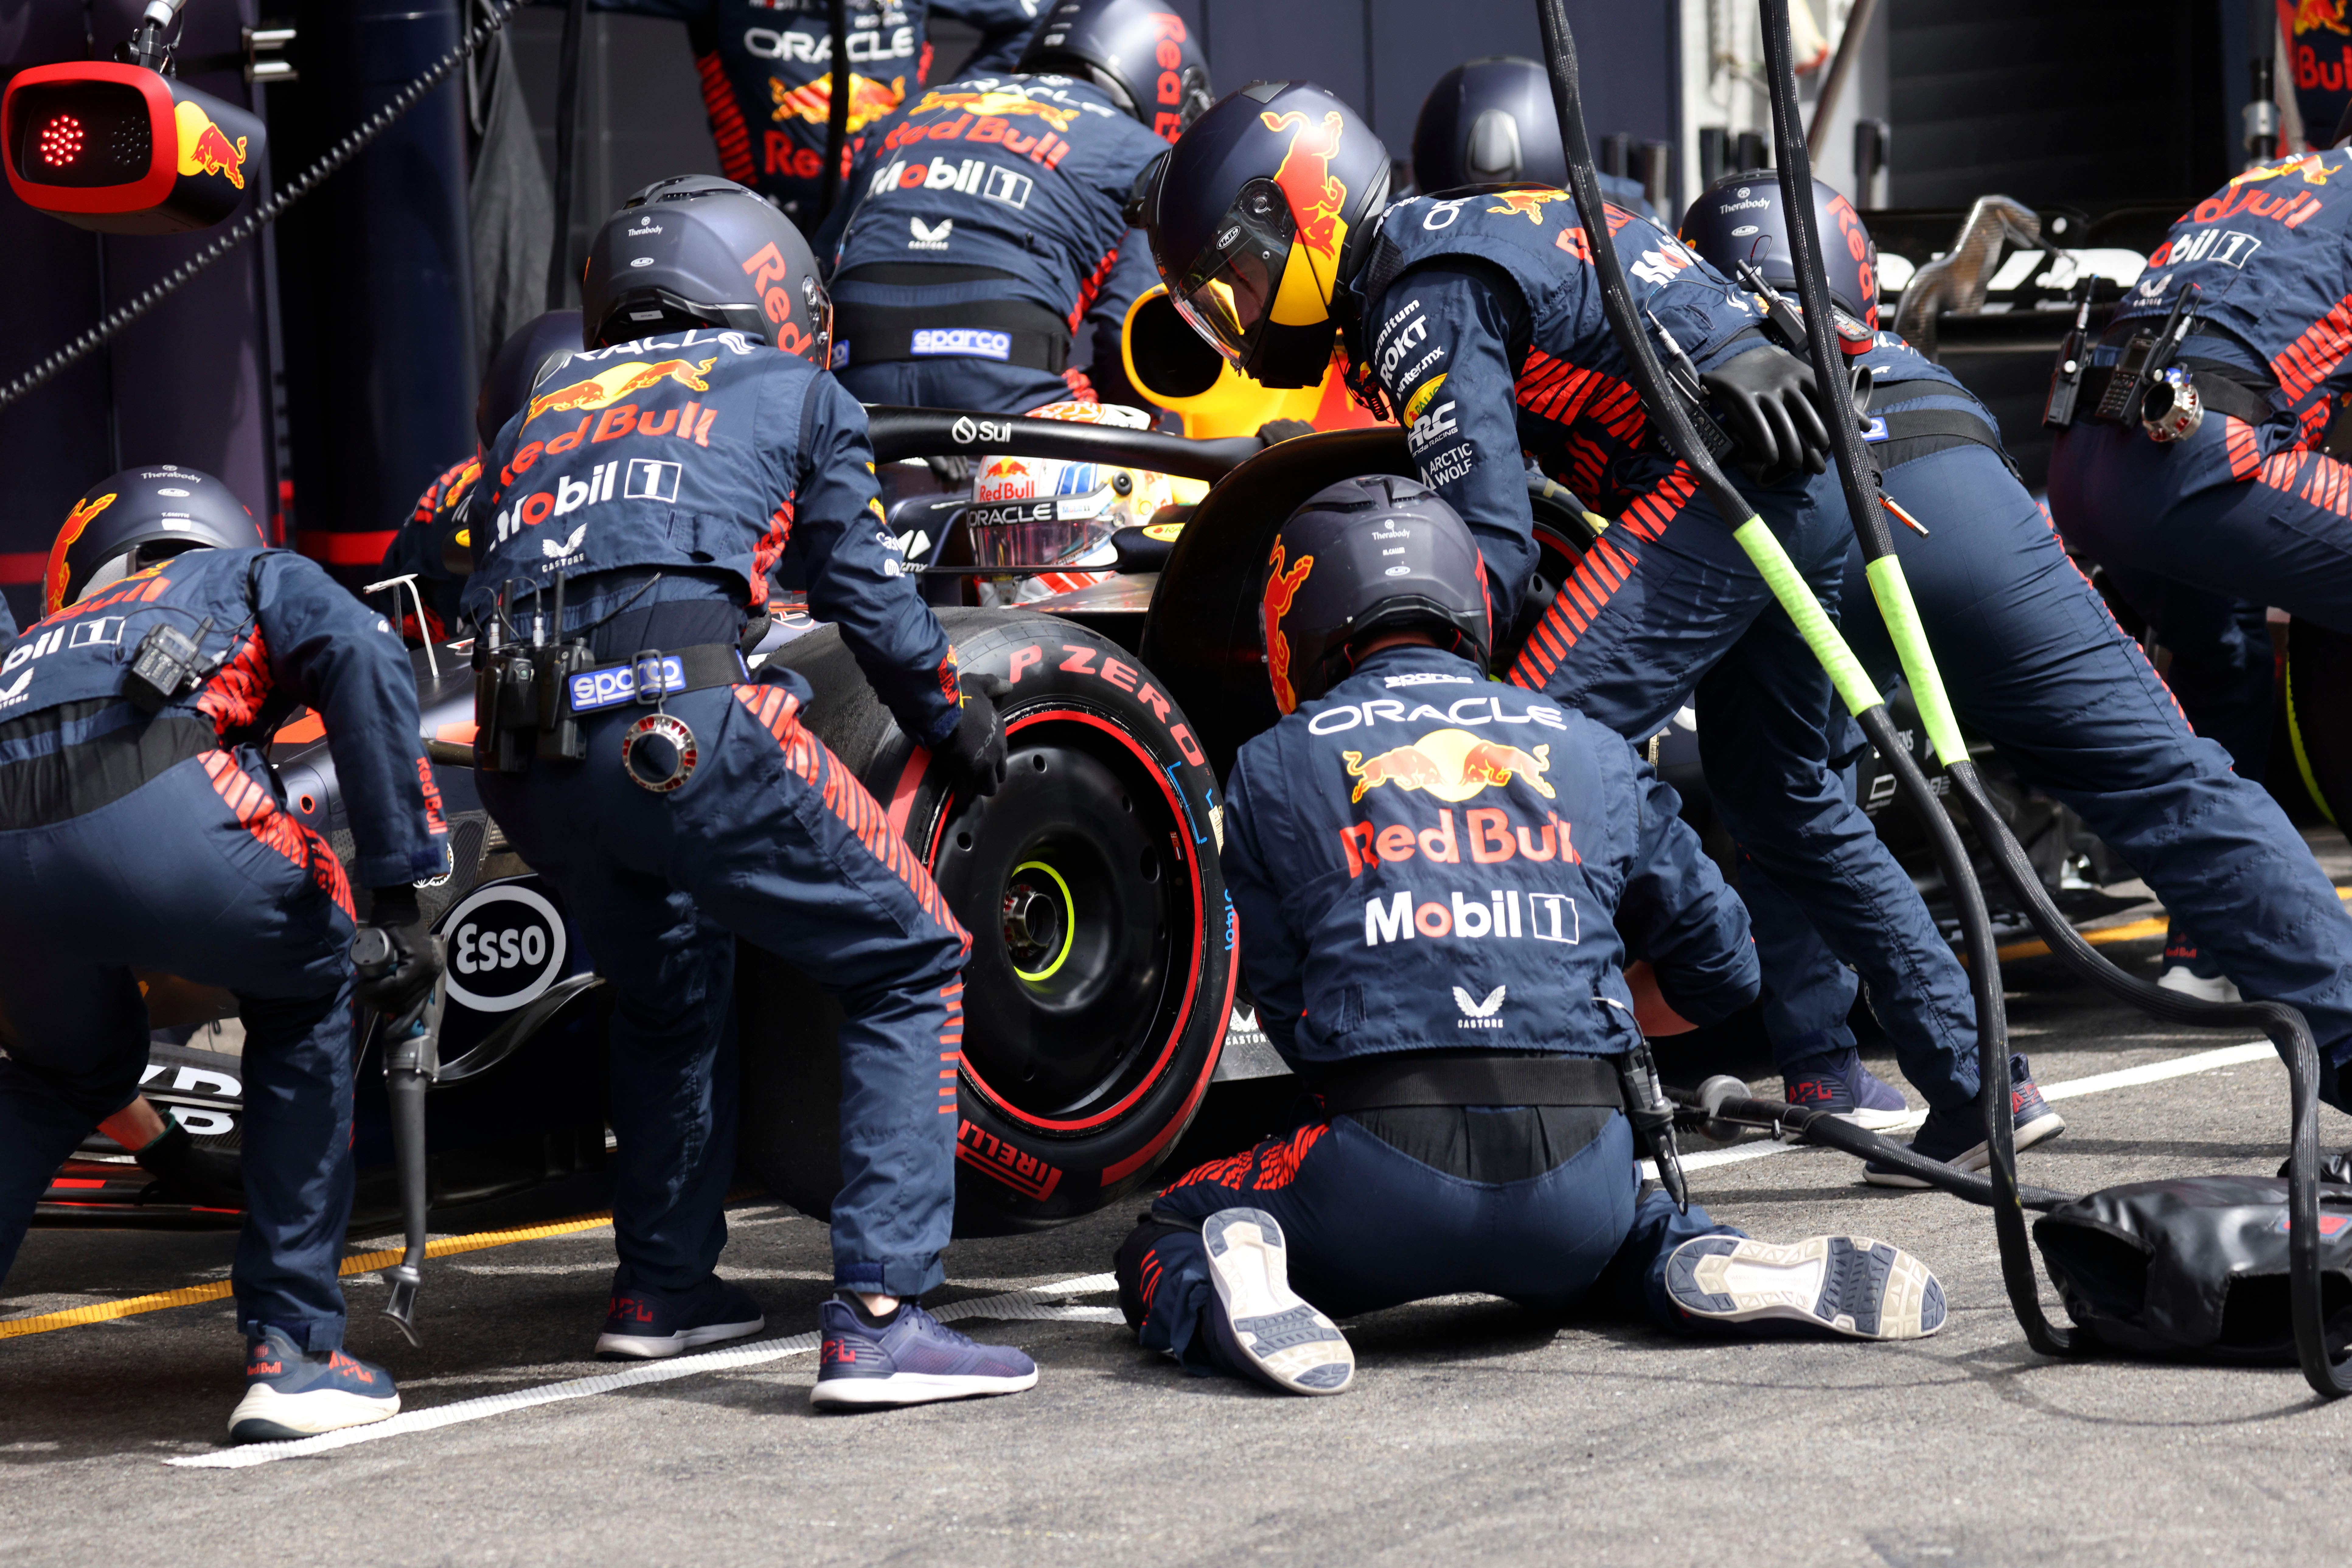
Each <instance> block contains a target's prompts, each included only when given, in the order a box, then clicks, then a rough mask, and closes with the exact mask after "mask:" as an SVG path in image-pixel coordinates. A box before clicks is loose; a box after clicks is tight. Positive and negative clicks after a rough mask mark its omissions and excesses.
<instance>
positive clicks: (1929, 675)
mask: <svg viewBox="0 0 2352 1568" xmlns="http://www.w3.org/2000/svg"><path fill="white" fill-rule="evenodd" d="M1863 570H1864V573H1865V574H1867V575H1868V576H1869V578H1870V592H1871V595H1872V596H1873V597H1874V598H1876V599H1877V601H1878V614H1879V616H1880V617H1881V618H1882V619H1884V620H1885V622H1886V632H1887V635H1888V636H1889V637H1893V638H1894V639H1895V657H1896V658H1900V659H1901V660H1902V661H1903V675H1904V678H1905V679H1907V680H1909V681H1910V682H1911V700H1912V701H1913V702H1915V703H1916V704H1918V708H1919V721H1920V722H1921V723H1923V724H1925V725H1926V726H1927V743H1928V744H1929V745H1931V746H1933V747H1935V748H1936V760H1937V762H1939V763H1943V764H1944V766H1946V767H1950V766H1951V765H1952V764H1953V763H1965V762H1967V761H1968V760H1969V746H1968V742H1966V741H1963V740H1962V739H1960V721H1958V719H1957V718H1955V717H1953V714H1952V700H1951V698H1950V697H1948V695H1946V694H1945V691H1944V678H1943V677H1942V676H1941V675H1939V674H1937V672H1936V652H1935V650H1934V649H1933V648H1931V647H1928V646H1927V628H1926V627H1924V626H1921V625H1920V624H1919V607H1918V606H1917V605H1914V604H1913V603H1912V602H1911V584H1908V583H1906V582H1905V581H1904V580H1903V563H1902V562H1900V561H1898V560H1896V559H1895V557H1894V556H1893V555H1882V556H1880V557H1879V558H1878V559H1877V560H1875V561H1874V562H1872V563H1870V564H1869V565H1868V566H1866V567H1864V569H1863Z"/></svg>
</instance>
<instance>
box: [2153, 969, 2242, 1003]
mask: <svg viewBox="0 0 2352 1568" xmlns="http://www.w3.org/2000/svg"><path fill="white" fill-rule="evenodd" d="M2156 984H2157V987H2158V989H2159V990H2163V991H2172V992H2177V993H2179V994H2181V995H2183V996H2193V997H2195V998H2196V999H2197V1000H2198V1001H2200V1002H2242V1001H2244V1000H2245V997H2244V996H2242V995H2241V994H2239V991H2238V984H2237V982H2236V981H2234V980H2231V978H2230V977H2229V976H2228V975H2226V974H2216V975H2214V976H2213V977H2212V978H2211V979H2210V980H2209V979H2207V978H2206V977H2205V976H2204V975H2201V974H2193V973H2189V971H2188V970H2186V969H2168V970H2166V971H2165V972H2164V973H2161V974H2159V975H2158V976H2157V977H2156Z"/></svg>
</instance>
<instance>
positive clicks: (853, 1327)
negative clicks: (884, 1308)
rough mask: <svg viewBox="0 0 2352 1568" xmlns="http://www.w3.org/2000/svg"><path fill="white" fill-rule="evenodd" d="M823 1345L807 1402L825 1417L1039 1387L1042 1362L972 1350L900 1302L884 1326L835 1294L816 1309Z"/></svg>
mask: <svg viewBox="0 0 2352 1568" xmlns="http://www.w3.org/2000/svg"><path fill="white" fill-rule="evenodd" d="M817 1323H818V1326H819V1327H821V1328H823V1329H824V1346H823V1348H822V1351H821V1352H820V1354H819V1358H818V1365H817V1370H816V1386H815V1387H814V1388H812V1389H810V1390H809V1403H810V1404H811V1405H815V1406H816V1407H817V1408H818V1409H820V1410H825V1409H835V1410H840V1409H848V1408H851V1407H854V1406H858V1405H928V1404H930V1403H931V1402H932V1401H933V1400H939V1399H971V1398H973V1397H975V1396H977V1395H980V1394H1018V1393H1020V1392H1021V1391H1022V1390H1023V1389H1025V1388H1034V1387H1036V1386H1037V1363H1035V1362H1034V1361H1031V1360H1030V1359H1029V1358H1028V1357H1027V1356H1025V1355H1023V1354H1022V1353H1021V1352H1019V1351H1017V1350H1014V1349H1013V1347H1012V1346H1010V1345H983V1344H975V1343H973V1342H972V1341H971V1339H969V1338H968V1337H966V1336H965V1335H962V1334H960V1333H958V1332H956V1331H954V1330H953V1329H950V1328H948V1327H946V1326H944V1325H943V1324H941V1323H940V1321H939V1320H938V1319H937V1318H934V1317H932V1316H931V1315H930V1314H929V1312H926V1311H924V1310H923V1304H922V1303H921V1302H919V1301H901V1302H899V1303H898V1308H897V1310H895V1311H893V1312H892V1313H891V1314H890V1319H889V1321H887V1322H881V1323H877V1322H876V1321H874V1320H872V1319H871V1318H868V1317H867V1316H866V1313H865V1311H864V1310H863V1309H862V1308H860V1307H859V1306H857V1305H856V1304H855V1303H854V1302H852V1301H849V1300H844V1299H843V1297H842V1296H841V1295H840V1294H838V1293H836V1294H835V1295H834V1296H833V1297H832V1299H831V1300H827V1301H826V1302H825V1303H824V1305H823V1306H821V1307H819V1308H818V1309H817Z"/></svg>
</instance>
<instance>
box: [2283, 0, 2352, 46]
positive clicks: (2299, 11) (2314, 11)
mask: <svg viewBox="0 0 2352 1568" xmlns="http://www.w3.org/2000/svg"><path fill="white" fill-rule="evenodd" d="M2322 28H2325V29H2326V30H2327V31H2328V32H2331V33H2342V34H2345V35H2346V36H2347V37H2352V27H2347V26H2345V24H2344V0H2294V35H2295V37H2298V38H2299V37H2303V35H2304V34H2305V33H2313V32H2317V31H2319V30H2320V29H2322Z"/></svg>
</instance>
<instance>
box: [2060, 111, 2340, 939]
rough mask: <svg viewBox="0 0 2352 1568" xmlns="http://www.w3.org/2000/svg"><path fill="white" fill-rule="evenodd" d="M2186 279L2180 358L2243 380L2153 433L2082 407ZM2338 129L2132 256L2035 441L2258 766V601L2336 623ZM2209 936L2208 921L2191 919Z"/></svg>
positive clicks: (2227, 736) (2101, 545)
mask: <svg viewBox="0 0 2352 1568" xmlns="http://www.w3.org/2000/svg"><path fill="white" fill-rule="evenodd" d="M2190 289H2194V290H2195V292H2194V293H2193V295H2191V296H2190V308H2191V309H2193V310H2195V312H2196V324H2195V326H2194V328H2193V329H2192V330H2191V331H2190V333H2189V337H2188V340H2187V341H2186V342H2183V343H2182V344H2181V346H2180V352H2179V359H2178V360H2177V362H2176V363H2178V364H2179V365H2180V366H2182V367H2184V368H2188V369H2191V370H2197V371H2202V372H2205V373H2207V374H2211V375H2215V376H2218V377H2220V378H2221V379H2223V380H2225V381H2229V382H2233V383H2235V384H2238V385H2239V386H2240V387H2241V388H2242V389H2244V391H2245V392H2247V393H2249V394H2251V397H2249V398H2248V399H2247V404H2246V405H2244V406H2242V409H2241V411H2240V412H2239V413H2237V414H2230V413H2224V412H2222V411H2221V410H2220V409H2219V408H2216V407H2209V408H2207V410H2206V412H2205V416H2204V418H2203V420H2202V421H2201V422H2200V425H2199V426H2198V428H2197V430H2196V432H2195V433H2194V434H2192V435H2190V436H2189V437H2188V438H2187V439H2185V440H2181V441H2178V442H2173V443H2169V444H2164V445H2159V444H2158V443H2157V442H2155V441H2152V440H2150V439H2149V438H2148V437H2147V435H2146V434H2145V433H2144V432H2143V431H2141V430H2140V429H2139V428H2138V427H2137V426H2129V427H2126V426H2119V425H2115V424H2102V423H2099V422H2097V421H2096V420H2095V418H2094V417H2093V416H2092V411H2093V410H2094V408H2095V405H2096V403H2097V401H2098V395H2099V393H2100V391H2101V390H2103V388H2104V385H2105V380H2106V375H2107V370H2108V367H2110V366H2112V365H2113V364H2114V363H2116V359H2117V358H2118V357H2119V356H2120V354H2121V353H2122V352H2123V348H2124V346H2125V343H2126V341H2127V340H2128V339H2129V338H2130V337H2132V336H2133V335H2134V334H2135V333H2153V332H2155V331H2157V330H2158V328H2159V327H2160V326H2161V325H2162V323H2163V321H2164V319H2165V317H2166V316H2168V314H2170V312H2171V310H2172V308H2173V305H2174V303H2175V302H2176V301H2178V300H2180V299H2181V297H2182V296H2183V294H2184V292H2186V291H2188V290H2190ZM2347 355H2352V149H2338V150H2336V151H2333V152H2326V153H2305V154H2304V155H2302V156H2300V157H2295V158H2290V159H2287V160H2284V161H2283V162H2281V163H2272V164H2267V165H2263V166H2261V167H2258V168H2254V169H2250V170H2248V171H2247V172H2246V173H2244V174H2240V175H2238V176H2237V177H2236V178H2234V179H2232V180H2231V182H2230V183H2229V184H2227V185H2224V186H2223V187H2222V188H2221V190H2219V191H2217V192H2215V193H2214V194H2213V195H2210V196H2208V197H2207V198H2206V199H2205V200H2203V201H2201V202H2200V203H2198V204H2197V205H2196V206H2194V207H2193V208H2191V209H2190V210H2189V212H2188V213H2186V214H2184V215H2183V216H2181V217H2180V219H2179V221H2178V222H2176V223H2175V224H2174V225H2173V226H2172V232H2171V234H2170V235H2169V236H2168V237H2167V238H2166V240H2165V242H2164V243H2163V244H2162V245H2160V246H2158V247H2157V248H2156V251H2155V253H2154V254H2152V255H2151V256H2150V257H2149V258H2148V266H2147V271H2146V272H2145V273H2144V274H2142V276H2141V278H2140V279H2139V281H2138V282H2137V284H2135V285H2134V286H2133V287H2132V288H2130V289H2127V290H2126V291H2125V295H2124V302H2123V305H2122V307H2121V308H2120V309H2119V310H2117V311H2116V320H2115V322H2114V324H2113V325H2111V326H2110V327H2109V328H2108V329H2107V331H2106V334H2105V340H2104V341H2103V342H2101V344H2100V345H2099V346H2098V348H2097V349H2096V350H2095V351H2094V353H2093V355H2092V363H2093V364H2094V366H2095V367H2097V368H2095V369H2094V370H2093V371H2092V372H2091V374H2090V375H2089V377H2088V378H2086V381H2085V384H2084V395H2083V397H2082V399H2081V403H2080V405H2079V407H2078V411H2077V414H2076V416H2075V420H2074V424H2073V426H2070V427H2068V428H2067V429H2065V430H2063V431H2062V432H2061V433H2060V434H2059V437H2058V443H2057V447H2056V450H2055V451H2054V452H2053V455H2052V457H2051V460H2050V510H2051V512H2052V514H2053V516H2054V517H2055V518H2056V519H2057V522H2058V527H2059V530H2060V531H2062V532H2063V533H2064V535H2065V536H2066V542H2067V543H2069V544H2070V545H2072V546H2074V549H2076V550H2077V551H2079V552H2082V553H2084V554H2085V555H2088V556H2090V557H2091V558H2092V559H2093V560H2095V561H2096V562H2098V563H2099V564H2100V565H2101V566H2102V567H2103V568H2104V569H2105V572H2106V574H2107V575H2108V577H2109V579H2110V580H2111V581H2113V583H2114V584H2115V585H2116V588H2117V590H2118V591H2120V592H2121V593H2122V595H2124V597H2125V598H2126V600H2128V601H2129V602H2130V603H2131V605H2132V607H2133V608H2135V609H2137V610H2138V611H2139V612H2140V614H2141V615H2142V616H2146V617H2147V622H2148V625H2149V626H2152V627H2154V628H2155V631H2156V635H2157V637H2158V640H2159V641H2160V642H2162V643H2163V645H2164V646H2165V647H2168V648H2169V649H2171V650H2172V664H2171V668H2169V669H2168V671H2167V672H2166V679H2167V680H2168V682H2169V684H2170V685H2171V688H2172V690H2173V692H2174V694H2175V695H2177V696H2178V697H2179V699H2180V705H2181V707H2182V709H2183V710H2186V711H2187V713H2188V715H2189V722H2190V723H2191V724H2193V725H2195V726H2196V728H2197V732H2198V733H2199V734H2200V735H2208V736H2210V737H2211V738H2213V739H2214V740H2217V741H2219V742H2221V743H2222V744H2223V745H2224V746H2227V747H2228V748H2229V750H2230V754H2231V757H2232V758H2233V759H2234V760H2235V762H2236V763H2237V768H2238V772H2240V773H2242V774H2244V775H2245V776H2247V777H2248V778H2255V779H2259V778H2261V777H2262V776H2263V763H2264V762H2265V760H2266V759H2267V757H2268V755H2269V751H2270V732H2271V713H2272V698H2271V680H2272V665H2273V656H2272V650H2271V639H2270V632H2269V627H2268V626H2266V625H2265V624H2264V617H2263V611H2264V609H2265V608H2266V607H2268V606H2271V605H2276V606H2278V607H2280V608H2282V609H2284V610H2287V611H2289V612H2291V613H2292V614H2293V615H2294V617H2295V618H2296V619H2297V620H2308V621H2315V622H2316V623H2318V624H2319V625H2321V626H2327V627H2330V628H2332V629H2334V630H2336V631H2339V632H2352V464H2346V463H2343V462H2339V461H2337V460H2336V458H2331V457H2329V456H2327V455H2326V453H2324V452H2322V451H2320V450H2319V449H2318V448H2319V447H2320V444H2321V442H2322V441H2323V440H2324V439H2326V436H2327V434H2328V430H2329V427H2330V426H2331V425H2332V424H2333V423H2334V422H2335V420H2336V417H2337V416H2338V415H2339V414H2340V413H2341V412H2342V411H2343V410H2344V408H2345V407H2346V405H2347V398H2352V360H2347ZM2221 934H2222V933H2221V932H2220V931H2203V932H2200V936H2201V938H2202V939H2203V940H2204V941H2206V942H2211V941H2212V939H2213V938H2215V937H2218V936H2220V935H2221Z"/></svg>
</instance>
